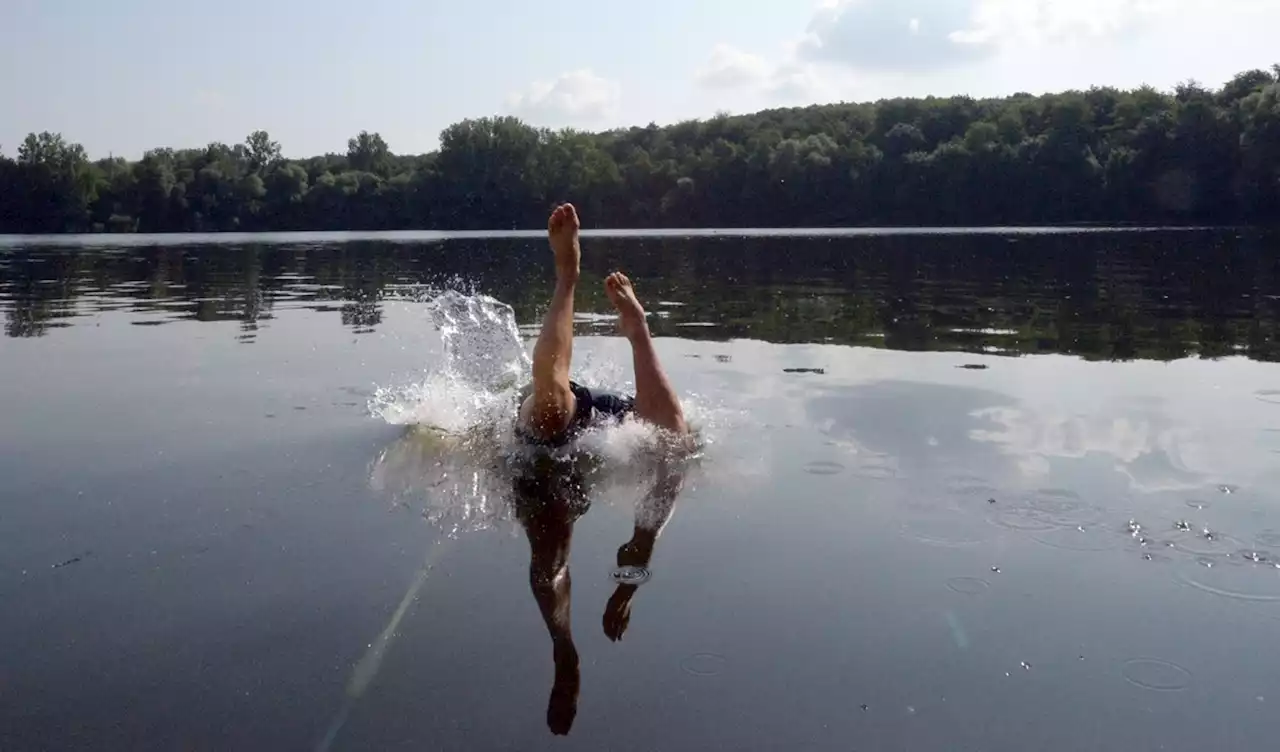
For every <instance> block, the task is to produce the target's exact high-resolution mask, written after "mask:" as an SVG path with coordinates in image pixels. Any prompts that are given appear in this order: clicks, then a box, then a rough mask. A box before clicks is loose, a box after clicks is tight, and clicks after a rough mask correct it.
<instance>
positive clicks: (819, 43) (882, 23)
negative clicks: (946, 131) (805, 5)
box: [796, 0, 1044, 72]
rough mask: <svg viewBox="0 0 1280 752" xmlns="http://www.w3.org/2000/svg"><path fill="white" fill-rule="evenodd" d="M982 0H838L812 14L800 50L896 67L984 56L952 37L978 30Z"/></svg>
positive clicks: (877, 67) (832, 60)
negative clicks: (976, 17)
mask: <svg viewBox="0 0 1280 752" xmlns="http://www.w3.org/2000/svg"><path fill="white" fill-rule="evenodd" d="M1041 1H1042V2H1043V1H1044V0H1041ZM979 2H981V0H836V2H829V3H827V4H826V5H824V6H823V7H822V8H820V9H819V10H818V12H817V13H815V14H814V16H813V19H812V20H811V21H810V22H809V28H808V33H807V34H806V36H805V38H804V39H803V40H802V41H801V42H800V44H799V45H798V46H797V49H796V54H797V56H798V58H799V59H801V60H806V61H810V62H815V63H827V64H837V65H846V66H851V67H854V68H858V69H861V70H874V71H894V72H901V71H911V70H927V69H932V68H939V67H942V66H946V65H950V64H954V63H959V62H965V61H969V60H975V59H980V58H982V57H985V56H986V55H988V54H989V52H988V50H987V49H985V47H984V46H983V45H978V44H972V43H969V44H966V43H962V42H961V41H958V40H956V39H954V38H953V35H955V34H961V35H964V34H968V33H972V32H974V30H973V28H972V22H973V19H974V13H975V11H976V5H977V4H978V3H979ZM1017 2H1018V3H1019V4H1028V5H1030V4H1034V3H1030V2H1028V1H1027V0H1017Z"/></svg>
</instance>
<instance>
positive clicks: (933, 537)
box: [902, 516, 994, 548]
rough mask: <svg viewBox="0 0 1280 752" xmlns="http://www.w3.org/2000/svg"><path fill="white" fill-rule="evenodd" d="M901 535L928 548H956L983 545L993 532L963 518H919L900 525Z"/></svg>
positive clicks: (978, 523) (986, 527) (979, 523)
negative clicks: (928, 546)
mask: <svg viewBox="0 0 1280 752" xmlns="http://www.w3.org/2000/svg"><path fill="white" fill-rule="evenodd" d="M902 534H903V535H904V536H906V537H908V538H911V539H913V540H916V541H919V542H920V543H925V544H928V545H930V546H942V547H944V548H957V547H962V546H975V545H978V544H980V543H985V542H987V541H989V540H991V538H992V537H993V535H994V532H993V531H992V530H991V529H990V528H989V527H988V526H986V525H983V524H982V523H981V522H977V523H975V522H974V521H973V520H971V519H968V518H965V517H957V516H947V517H921V518H918V519H914V520H908V521H906V522H904V523H902Z"/></svg>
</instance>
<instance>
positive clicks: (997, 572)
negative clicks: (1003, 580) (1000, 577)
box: [991, 567, 1000, 574]
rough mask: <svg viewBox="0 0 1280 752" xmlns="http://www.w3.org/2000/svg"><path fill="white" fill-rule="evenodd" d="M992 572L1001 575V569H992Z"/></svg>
mask: <svg viewBox="0 0 1280 752" xmlns="http://www.w3.org/2000/svg"><path fill="white" fill-rule="evenodd" d="M991 571H992V572H995V573H996V574H1000V567H992V568H991Z"/></svg>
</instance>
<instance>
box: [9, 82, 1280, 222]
mask: <svg viewBox="0 0 1280 752" xmlns="http://www.w3.org/2000/svg"><path fill="white" fill-rule="evenodd" d="M562 200H572V201H574V202H575V203H577V204H579V205H580V207H581V208H582V213H583V215H584V217H585V218H586V220H587V222H589V223H590V225H591V226H596V227H635V228H649V227H690V226H721V227H743V226H776V227H796V226H843V225H874V224H914V225H938V224H946V225H987V224H1035V223H1064V222H1135V223H1160V222H1208V223H1234V222H1276V221H1278V220H1280V65H1277V66H1274V67H1273V69H1272V70H1270V71H1266V70H1251V71H1246V72H1244V73H1240V74H1239V75H1237V76H1235V77H1234V78H1232V79H1231V81H1229V82H1228V83H1226V84H1225V85H1224V86H1222V87H1221V88H1220V89H1216V90H1215V89H1210V88H1207V87H1205V86H1202V85H1200V84H1198V83H1196V82H1194V81H1191V82H1187V83H1184V84H1181V85H1179V86H1177V87H1176V88H1175V90H1174V91H1172V92H1163V91H1158V90H1156V89H1154V88H1151V87H1143V88H1139V89H1135V90H1120V89H1116V88H1110V87H1095V88H1092V89H1089V90H1088V91H1067V92H1063V93H1057V94H1046V95H1042V96H1033V95H1030V94H1015V95H1013V96H1009V97H1003V98H991V99H974V98H971V97H964V96H961V97H950V98H937V97H928V98H923V99H889V100H882V101H878V102H874V103H864V104H834V105H822V106H811V107H803V108H789V109H775V110H767V111H763V112H759V113H755V114H752V115H741V116H730V115H724V114H722V115H717V116H716V117H714V118H711V119H709V120H693V121H687V122H682V123H679V124H676V125H671V126H666V127H659V126H657V125H653V124H651V125H649V126H647V127H643V128H641V127H635V128H628V129H619V130H613V131H606V132H602V133H587V132H582V131H576V130H548V129H543V128H534V127H532V126H530V125H528V124H526V123H523V122H522V121H520V120H519V119H516V118H513V117H486V118H479V119H471V120H464V121H462V122H460V123H456V124H454V125H451V126H450V127H448V128H447V129H445V131H444V132H443V133H442V134H441V138H440V148H439V149H438V150H437V151H434V152H431V153H428V154H422V155H400V154H395V153H393V152H392V151H391V148H390V146H389V145H388V144H387V142H386V141H385V140H384V139H383V138H382V136H380V135H379V134H377V133H369V132H361V133H360V134H358V135H356V136H354V137H353V138H351V139H350V140H349V141H348V142H347V150H346V152H345V153H341V154H337V153H335V154H325V155H323V156H317V157H311V158H308V159H286V158H284V157H283V155H282V150H281V146H280V144H279V143H278V142H276V141H274V140H272V138H271V136H270V135H269V134H267V133H266V132H265V131H255V132H254V133H252V134H250V135H249V136H248V138H247V139H246V140H245V142H244V143H242V144H235V145H232V146H228V145H226V144H223V143H212V144H209V145H208V146H206V147H204V148H199V149H171V148H161V149H153V150H151V151H148V152H147V153H146V154H145V155H144V156H143V157H142V158H141V159H140V160H137V161H133V162H131V161H128V160H125V159H122V158H118V157H116V158H107V159H98V160H91V159H90V158H89V156H88V155H87V154H86V153H85V150H84V149H83V148H82V147H81V146H80V145H79V144H75V143H71V142H68V141H67V140H66V139H65V138H64V137H63V136H62V135H61V134H55V133H47V132H44V133H33V134H31V135H29V136H28V137H27V138H26V140H25V141H24V142H23V143H22V144H21V145H20V146H19V147H18V152H17V159H10V158H8V157H5V156H3V155H2V154H0V232H8V233H14V232H18V233H56V232H88V231H94V232H101V231H106V232H207V231H227V230H241V231H259V230H262V231H265V230H383V229H441V230H453V229H461V230H472V229H511V228H530V227H538V226H540V225H541V224H542V222H543V221H544V220H545V212H546V210H547V208H548V207H549V206H551V205H552V204H554V203H555V202H557V201H562Z"/></svg>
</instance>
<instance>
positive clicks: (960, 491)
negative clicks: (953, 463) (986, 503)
mask: <svg viewBox="0 0 1280 752" xmlns="http://www.w3.org/2000/svg"><path fill="white" fill-rule="evenodd" d="M945 487H946V489H947V493H949V494H954V495H957V496H981V497H982V498H984V499H987V498H991V497H993V496H996V494H997V491H998V490H999V489H997V488H996V487H995V486H993V485H991V483H990V482H989V481H988V480H987V479H985V478H980V477H978V476H976V475H953V476H951V477H950V478H947V480H946V484H945Z"/></svg>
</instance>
